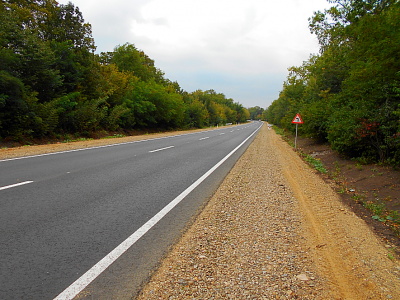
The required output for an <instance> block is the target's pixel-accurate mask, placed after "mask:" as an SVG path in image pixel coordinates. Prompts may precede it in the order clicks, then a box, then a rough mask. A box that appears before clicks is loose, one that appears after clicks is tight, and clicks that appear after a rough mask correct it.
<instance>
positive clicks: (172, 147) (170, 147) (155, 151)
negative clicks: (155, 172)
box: [149, 146, 175, 153]
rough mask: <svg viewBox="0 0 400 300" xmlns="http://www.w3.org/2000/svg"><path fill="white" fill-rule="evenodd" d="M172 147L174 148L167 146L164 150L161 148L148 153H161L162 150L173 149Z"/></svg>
mask: <svg viewBox="0 0 400 300" xmlns="http://www.w3.org/2000/svg"><path fill="white" fill-rule="evenodd" d="M174 147H175V146H169V147H165V148H161V149H156V150H152V151H149V153H154V152H158V151H162V150H166V149H169V148H174Z"/></svg>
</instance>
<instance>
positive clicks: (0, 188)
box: [0, 181, 33, 191]
mask: <svg viewBox="0 0 400 300" xmlns="http://www.w3.org/2000/svg"><path fill="white" fill-rule="evenodd" d="M32 182H33V181H24V182H20V183H16V184H11V185H7V186H3V187H0V191H1V190H6V189H10V188H13V187H17V186H20V185H24V184H28V183H32Z"/></svg>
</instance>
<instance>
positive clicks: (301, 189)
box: [138, 126, 400, 299]
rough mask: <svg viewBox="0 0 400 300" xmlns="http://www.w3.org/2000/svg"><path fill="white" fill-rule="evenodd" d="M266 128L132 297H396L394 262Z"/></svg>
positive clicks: (398, 281)
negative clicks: (142, 286) (137, 293)
mask: <svg viewBox="0 0 400 300" xmlns="http://www.w3.org/2000/svg"><path fill="white" fill-rule="evenodd" d="M388 251H389V250H388V249H387V248H386V247H385V245H383V244H382V243H381V242H380V240H379V239H378V238H377V237H376V236H375V235H374V233H372V232H371V231H370V229H369V227H368V226H367V225H366V224H365V222H364V221H363V220H362V219H360V218H358V217H357V216H356V215H355V214H354V213H352V212H351V210H350V209H348V208H347V207H346V206H345V205H344V204H342V202H341V200H340V198H339V197H338V195H337V194H336V192H335V191H334V189H333V188H332V187H331V186H329V185H327V184H326V183H325V182H324V181H323V180H322V179H321V178H320V177H319V175H317V174H315V173H314V171H313V170H312V169H310V168H309V167H308V166H307V165H306V164H304V163H303V161H302V160H301V159H300V158H299V157H298V155H297V154H296V153H295V152H294V151H293V150H292V148H291V147H290V146H288V145H287V144H286V143H285V142H283V141H282V139H281V138H280V137H279V136H278V135H276V134H275V132H274V131H270V130H268V128H267V126H264V127H263V128H262V129H261V131H260V133H259V134H258V135H257V137H256V139H255V140H254V142H253V143H252V144H251V145H250V147H249V148H248V150H247V151H246V152H245V153H244V154H243V156H242V157H241V158H240V160H239V161H238V162H237V163H236V165H235V167H234V168H233V169H232V171H231V172H230V173H229V175H228V176H227V177H226V178H225V180H224V182H223V183H222V185H221V186H220V187H219V189H218V190H217V191H216V193H215V194H214V196H213V197H212V199H211V200H210V201H209V203H208V205H207V206H206V207H205V209H204V210H203V211H202V212H201V213H200V215H199V216H198V218H197V220H196V221H195V223H194V224H193V225H192V226H191V227H190V228H189V229H188V230H187V232H186V233H185V234H184V235H183V237H182V239H181V241H180V242H179V243H178V244H177V245H176V246H175V247H174V248H173V249H172V250H171V252H170V253H169V255H168V256H167V257H166V258H165V259H164V261H163V262H162V263H161V266H160V268H159V269H158V270H157V271H156V272H155V273H154V275H153V276H152V278H151V280H150V282H149V283H148V284H147V285H146V286H145V287H144V288H143V290H142V292H141V294H140V295H139V297H138V299H400V278H399V277H400V276H399V274H400V264H399V261H398V260H397V259H396V258H394V259H390V258H389V257H388Z"/></svg>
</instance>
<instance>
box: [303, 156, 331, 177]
mask: <svg viewBox="0 0 400 300" xmlns="http://www.w3.org/2000/svg"><path fill="white" fill-rule="evenodd" d="M304 160H305V161H306V162H308V163H309V164H310V165H311V166H313V167H314V169H315V170H317V171H319V172H321V173H323V174H326V173H328V171H327V170H326V168H325V167H324V165H323V164H322V162H321V161H320V160H319V159H316V158H314V157H312V156H310V155H308V154H307V155H305V156H304Z"/></svg>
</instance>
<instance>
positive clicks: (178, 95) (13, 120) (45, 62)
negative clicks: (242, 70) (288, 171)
mask: <svg viewBox="0 0 400 300" xmlns="http://www.w3.org/2000/svg"><path fill="white" fill-rule="evenodd" d="M0 20H1V22H0V139H6V138H12V139H14V140H19V139H23V138H30V137H35V138H41V137H47V136H52V135H54V134H55V133H77V134H83V135H84V134H89V133H90V132H93V131H97V130H109V131H115V130H131V129H138V128H159V129H172V128H192V127H204V126H211V125H214V126H215V125H217V124H220V125H221V124H225V123H235V122H245V121H246V120H247V119H249V116H250V114H249V111H248V110H247V109H246V108H244V107H243V106H242V105H241V104H240V103H237V102H234V100H233V99H230V98H227V97H226V96H225V95H224V94H222V93H217V92H215V91H214V90H208V91H202V90H197V91H194V92H190V93H189V92H186V91H184V90H183V89H182V88H181V87H180V86H179V84H178V83H177V82H176V81H175V82H172V81H170V80H169V79H167V78H165V76H164V73H163V72H162V71H161V70H160V69H158V68H157V67H156V66H155V64H154V60H152V59H151V58H149V57H148V56H147V55H146V54H145V53H144V52H143V51H142V50H139V49H137V48H136V47H135V45H134V44H130V43H126V44H124V45H118V46H116V47H115V48H114V51H112V52H107V53H100V54H95V50H96V46H95V43H94V39H93V37H92V30H91V25H90V24H88V23H85V21H84V19H83V16H82V13H81V12H80V10H79V8H78V7H75V6H74V5H73V4H72V3H71V2H70V3H68V4H67V5H59V4H58V3H57V2H56V1H54V0H5V1H2V2H1V4H0Z"/></svg>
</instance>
